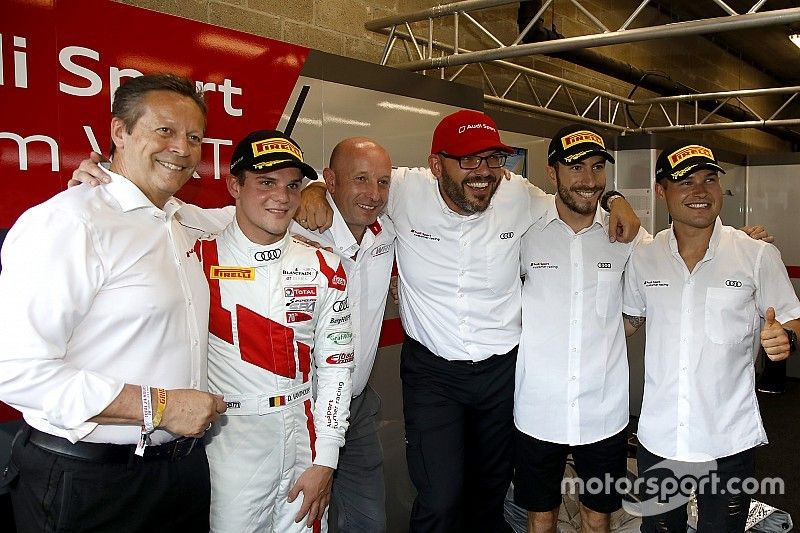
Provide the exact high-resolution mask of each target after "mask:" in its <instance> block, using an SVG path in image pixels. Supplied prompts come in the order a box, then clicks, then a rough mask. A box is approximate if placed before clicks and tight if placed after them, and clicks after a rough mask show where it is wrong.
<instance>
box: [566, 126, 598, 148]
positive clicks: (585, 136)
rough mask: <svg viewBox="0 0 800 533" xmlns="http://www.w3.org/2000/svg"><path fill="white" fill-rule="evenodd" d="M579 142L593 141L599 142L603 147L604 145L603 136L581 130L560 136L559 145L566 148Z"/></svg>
mask: <svg viewBox="0 0 800 533" xmlns="http://www.w3.org/2000/svg"><path fill="white" fill-rule="evenodd" d="M580 143H594V144H599V145H600V146H602V147H603V148H605V147H606V145H605V143H604V142H603V138H602V137H600V136H599V135H598V134H596V133H594V132H593V131H588V130H581V131H576V132H575V133H570V134H569V135H567V136H566V137H562V138H561V145H562V146H563V147H564V148H565V149H566V148H569V147H570V146H574V145H576V144H580Z"/></svg>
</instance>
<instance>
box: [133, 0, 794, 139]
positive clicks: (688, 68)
mask: <svg viewBox="0 0 800 533" xmlns="http://www.w3.org/2000/svg"><path fill="white" fill-rule="evenodd" d="M122 1H124V3H127V4H132V5H136V6H139V7H143V8H148V9H153V10H156V11H160V12H164V13H170V14H173V15H179V16H182V17H186V18H190V19H194V20H198V21H202V22H209V23H211V24H216V25H219V26H224V27H226V28H232V29H236V30H241V31H245V32H248V33H253V34H257V35H262V36H264V37H270V38H273V39H279V40H282V41H287V42H290V43H294V44H299V45H303V46H308V47H310V48H314V49H317V50H322V51H325V52H330V53H333V54H337V55H342V56H345V57H351V58H355V59H361V60H365V61H371V62H377V61H379V59H380V55H381V52H382V50H383V46H384V42H385V38H384V37H383V36H382V35H379V34H375V33H372V32H368V31H367V30H365V29H364V23H365V22H367V21H368V20H372V19H376V18H381V17H386V16H390V15H395V14H398V13H409V12H412V11H416V10H419V9H423V8H427V7H432V6H435V5H438V4H441V3H446V2H445V1H441V2H435V1H433V2H431V1H427V2H426V1H423V0H296V1H294V2H291V3H289V2H282V1H277V0H225V1H222V0H122ZM581 3H582V4H583V5H584V6H586V7H587V8H588V9H590V10H591V11H592V13H593V14H595V15H596V16H597V17H598V18H599V19H600V20H601V21H602V22H603V23H604V24H606V26H608V27H609V28H613V29H616V28H618V27H619V26H620V25H621V24H622V23H623V22H624V21H625V19H626V18H627V17H628V16H629V15H630V14H631V13H632V12H633V9H634V8H635V7H636V6H637V5H638V4H639V3H640V2H639V0H615V1H614V2H605V1H599V0H597V1H594V0H581ZM554 6H555V7H554V9H552V10H551V9H548V10H547V13H546V15H545V24H546V26H548V27H549V26H550V25H551V24H555V27H556V29H557V30H558V31H559V32H560V33H561V34H563V35H565V36H567V37H571V36H577V35H582V34H586V33H587V32H590V31H596V29H595V27H594V25H593V23H592V22H591V21H590V20H589V19H588V18H587V17H586V16H585V15H584V14H583V13H581V12H580V11H579V10H578V9H577V8H576V7H575V6H574V5H573V4H572V3H571V2H568V1H566V0H556V1H555V2H554ZM475 17H476V19H477V20H479V22H481V24H483V25H484V26H486V27H487V28H489V29H491V31H493V32H494V33H495V34H496V35H497V36H498V37H499V38H500V40H501V41H503V42H505V43H510V42H512V41H513V39H514V38H515V37H516V35H517V33H518V31H517V25H516V19H517V4H509V5H508V6H504V7H499V8H492V9H488V10H483V11H480V12H478V13H476V14H475ZM668 21H669V19H668V18H667V17H666V16H665V15H663V14H661V13H659V12H658V11H657V10H656V9H654V8H651V7H647V8H646V9H645V10H644V11H642V13H641V14H640V15H639V17H638V18H637V19H636V21H635V22H634V24H633V27H643V26H651V25H658V24H664V23H666V22H668ZM414 28H415V30H414V31H415V34H417V35H423V34H424V35H427V22H423V23H417V24H416V25H414ZM423 28H424V29H423ZM460 34H461V36H460V43H459V44H460V45H461V46H462V47H464V48H467V49H473V50H474V49H478V48H483V47H485V46H486V44H485V43H486V38H485V37H484V36H482V35H481V34H480V33H479V32H478V31H477V30H476V29H474V27H473V26H471V25H470V24H467V23H466V22H463V19H462V23H461V25H460ZM451 36H452V17H446V18H442V19H437V20H436V22H435V24H434V38H435V39H437V40H441V41H443V42H449V41H451V40H452V38H451ZM482 43H483V44H482ZM596 50H597V51H599V52H600V53H602V54H605V55H608V56H611V57H614V58H616V59H619V60H622V61H625V62H628V63H630V64H632V65H634V66H636V67H638V68H640V69H643V70H653V71H659V72H663V73H666V74H668V75H670V76H671V77H672V78H673V79H675V80H677V81H680V82H682V83H684V84H686V85H688V86H690V87H693V88H694V89H696V90H699V91H703V92H707V91H718V90H730V89H745V88H760V87H773V86H776V85H778V84H777V83H776V81H775V80H774V79H772V78H770V77H769V76H767V75H765V74H763V73H762V72H760V71H759V70H757V69H756V68H754V67H752V66H750V65H747V64H745V63H743V62H741V61H740V60H739V59H738V58H737V57H736V56H733V55H731V54H729V53H728V52H726V51H725V50H723V49H722V48H719V47H718V46H716V45H715V44H713V43H712V42H711V41H709V40H707V39H705V38H702V37H687V38H681V39H676V40H659V41H650V42H643V43H636V44H630V45H617V46H607V47H603V48H598V49H596ZM402 61H408V57H407V55H406V53H405V51H404V49H403V47H402V46H399V45H398V46H396V47H395V50H394V52H393V56H392V60H390V62H389V64H392V63H397V62H402ZM517 61H518V62H519V63H520V64H523V65H525V66H528V67H533V68H536V69H538V70H541V71H544V72H547V73H551V74H554V75H557V76H560V77H563V78H567V79H571V80H575V81H579V82H581V83H584V84H587V85H591V86H594V87H597V88H600V89H603V90H607V91H610V92H612V93H614V94H618V95H627V94H628V93H629V92H630V91H631V89H632V86H631V85H630V84H627V83H623V82H620V81H618V80H615V79H612V78H609V77H607V76H604V75H602V74H599V73H596V72H593V71H589V70H587V69H584V68H581V67H578V66H575V65H573V64H570V63H567V62H565V61H561V60H558V59H551V58H546V57H542V56H536V57H529V58H521V59H519V60H517ZM455 71H456V68H451V69H447V71H446V72H445V75H446V76H450V75H452V74H453V73H455ZM486 72H487V74H488V78H489V79H490V80H491V83H492V85H493V86H494V87H495V89H497V90H498V92H502V91H503V90H504V88H505V87H507V86H508V85H509V84H510V82H511V80H512V79H513V75H511V74H509V73H507V72H504V71H500V70H499V69H496V68H492V67H487V69H486ZM441 74H442V73H441V72H440V71H438V70H437V71H430V72H428V73H427V75H429V76H436V77H439V76H441ZM457 81H459V82H460V83H465V84H470V85H473V86H477V87H480V88H481V89H482V90H484V91H486V92H491V89H490V87H489V82H488V81H487V80H486V77H484V75H483V73H482V72H481V70H480V69H479V68H478V67H477V66H469V67H467V68H466V69H465V70H464V72H463V73H462V74H461V75H460V76H459V78H458V80H457ZM536 89H537V91H538V92H539V93H540V98H542V99H544V100H546V99H547V98H548V97H549V95H550V94H551V93H552V91H553V89H554V87H553V86H552V85H548V84H547V83H542V82H537V83H536ZM509 96H510V97H513V98H516V99H520V100H523V101H528V102H530V103H535V101H534V98H533V97H532V96H531V94H530V93H529V91H528V90H527V88H526V86H525V84H524V83H521V82H520V83H517V84H516V85H515V86H514V88H513V89H512V90H511V91H510V93H509ZM635 96H636V97H646V96H654V95H652V94H649V93H648V92H647V91H643V90H637V91H636V94H635ZM576 103H577V104H578V107H579V108H580V109H581V111H582V110H583V109H582V108H581V105H586V104H587V103H588V101H587V102H584V101H582V99H581V98H580V97H578V98H577V101H576ZM747 103H748V105H751V106H752V107H753V108H754V109H755V110H756V111H759V112H760V111H761V108H760V107H761V106H760V105H759V103H757V102H756V101H753V100H748V101H747ZM556 105H558V106H560V108H561V109H564V110H566V109H567V108H569V107H570V106H571V104H570V103H569V100H568V99H567V97H566V95H560V97H559V98H558V99H557V100H556ZM773 109H774V108H773ZM693 136H694V138H696V139H698V140H703V141H705V142H709V143H712V142H714V143H716V144H718V145H719V144H723V145H724V146H725V147H726V148H728V149H730V150H734V151H738V152H741V153H753V152H764V151H787V150H788V149H789V147H788V145H787V144H786V143H784V142H782V141H779V140H778V139H776V138H775V137H773V136H772V135H769V134H766V133H763V132H760V131H756V130H749V129H748V130H729V131H725V132H703V133H696V134H693Z"/></svg>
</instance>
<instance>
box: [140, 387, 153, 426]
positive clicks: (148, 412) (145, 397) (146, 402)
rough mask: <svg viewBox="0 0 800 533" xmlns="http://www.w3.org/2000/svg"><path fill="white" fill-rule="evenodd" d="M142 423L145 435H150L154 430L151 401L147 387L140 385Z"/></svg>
mask: <svg viewBox="0 0 800 533" xmlns="http://www.w3.org/2000/svg"><path fill="white" fill-rule="evenodd" d="M142 422H143V423H142V429H143V430H144V432H145V433H152V432H153V431H154V430H155V429H156V428H155V427H154V426H153V399H152V397H151V396H150V387H148V386H147V385H142Z"/></svg>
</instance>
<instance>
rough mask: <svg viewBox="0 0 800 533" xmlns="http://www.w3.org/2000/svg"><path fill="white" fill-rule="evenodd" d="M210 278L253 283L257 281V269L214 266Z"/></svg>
mask: <svg viewBox="0 0 800 533" xmlns="http://www.w3.org/2000/svg"><path fill="white" fill-rule="evenodd" d="M210 277H211V279H229V280H241V281H252V280H254V279H256V269H255V268H248V267H234V266H217V265H212V266H211V272H210Z"/></svg>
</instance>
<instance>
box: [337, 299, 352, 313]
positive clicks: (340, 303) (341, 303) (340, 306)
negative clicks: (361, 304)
mask: <svg viewBox="0 0 800 533" xmlns="http://www.w3.org/2000/svg"><path fill="white" fill-rule="evenodd" d="M349 308H350V304H349V303H348V302H347V298H345V299H344V300H337V301H335V302H333V310H334V311H335V312H336V313H338V312H339V311H344V310H345V309H349Z"/></svg>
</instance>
